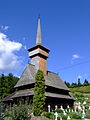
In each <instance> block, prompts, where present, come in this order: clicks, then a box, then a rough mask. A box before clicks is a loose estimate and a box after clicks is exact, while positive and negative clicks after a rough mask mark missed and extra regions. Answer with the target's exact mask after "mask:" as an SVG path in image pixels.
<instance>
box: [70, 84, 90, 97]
mask: <svg viewBox="0 0 90 120" xmlns="http://www.w3.org/2000/svg"><path fill="white" fill-rule="evenodd" d="M70 91H71V92H72V93H73V94H74V95H75V94H80V95H83V96H84V97H88V98H90V85H88V86H81V87H76V88H70Z"/></svg>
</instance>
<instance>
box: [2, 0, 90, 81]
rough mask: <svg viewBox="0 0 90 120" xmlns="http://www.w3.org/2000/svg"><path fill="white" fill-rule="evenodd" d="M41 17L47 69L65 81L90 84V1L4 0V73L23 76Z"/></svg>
mask: <svg viewBox="0 0 90 120" xmlns="http://www.w3.org/2000/svg"><path fill="white" fill-rule="evenodd" d="M39 14H40V16H41V30H42V41H43V45H45V46H46V47H47V48H49V49H50V50H51V51H50V55H49V58H48V65H47V68H48V70H49V71H53V72H55V73H58V74H59V75H60V77H61V78H62V79H63V80H64V81H69V82H77V78H78V77H80V78H81V81H82V82H83V80H84V79H85V78H87V79H88V81H89V82H90V54H89V51H90V0H86V1H85V0H7V1H6V0H0V73H3V72H4V73H5V74H7V73H10V72H12V73H13V74H14V75H17V76H20V75H21V74H22V72H23V71H24V68H25V66H26V65H27V64H28V61H29V58H28V52H27V49H28V48H31V47H32V46H33V45H35V40H36V31H37V19H38V15H39Z"/></svg>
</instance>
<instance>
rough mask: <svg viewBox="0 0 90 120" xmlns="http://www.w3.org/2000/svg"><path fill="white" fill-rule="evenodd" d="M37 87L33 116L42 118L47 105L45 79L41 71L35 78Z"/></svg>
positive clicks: (35, 88) (35, 89)
mask: <svg viewBox="0 0 90 120" xmlns="http://www.w3.org/2000/svg"><path fill="white" fill-rule="evenodd" d="M35 80H36V81H35V87H34V96H33V114H34V115H35V116H40V115H41V114H42V112H43V111H44V105H45V99H46V97H45V79H44V75H43V72H42V71H41V70H38V71H37V74H36V76H35Z"/></svg>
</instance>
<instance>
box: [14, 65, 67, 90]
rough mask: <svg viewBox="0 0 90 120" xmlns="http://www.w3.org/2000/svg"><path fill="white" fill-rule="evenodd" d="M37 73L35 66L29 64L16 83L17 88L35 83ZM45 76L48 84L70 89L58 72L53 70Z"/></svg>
mask: <svg viewBox="0 0 90 120" xmlns="http://www.w3.org/2000/svg"><path fill="white" fill-rule="evenodd" d="M35 74H36V69H35V66H34V65H32V64H28V65H27V67H26V69H25V70H24V72H23V74H22V75H21V77H20V80H19V81H18V82H17V84H16V85H15V88H16V87H20V86H24V85H28V84H33V83H35ZM44 77H45V84H46V85H47V86H51V87H54V88H58V89H64V90H68V91H69V89H68V88H67V86H66V85H65V83H64V82H63V81H62V80H61V78H60V77H59V76H58V75H57V74H55V73H53V72H47V75H46V76H44Z"/></svg>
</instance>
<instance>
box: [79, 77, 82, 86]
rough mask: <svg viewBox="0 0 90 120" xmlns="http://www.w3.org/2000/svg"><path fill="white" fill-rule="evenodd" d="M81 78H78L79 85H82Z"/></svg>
mask: <svg viewBox="0 0 90 120" xmlns="http://www.w3.org/2000/svg"><path fill="white" fill-rule="evenodd" d="M81 85H82V84H81V82H80V78H78V86H81Z"/></svg>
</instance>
